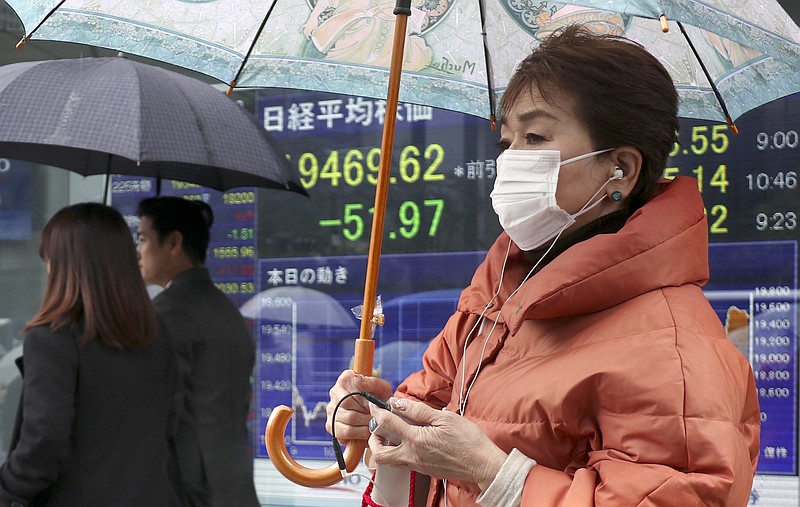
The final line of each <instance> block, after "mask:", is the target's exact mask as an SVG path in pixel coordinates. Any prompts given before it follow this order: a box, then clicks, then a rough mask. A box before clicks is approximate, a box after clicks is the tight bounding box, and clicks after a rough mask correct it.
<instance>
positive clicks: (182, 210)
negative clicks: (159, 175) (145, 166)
mask: <svg viewBox="0 0 800 507" xmlns="http://www.w3.org/2000/svg"><path fill="white" fill-rule="evenodd" d="M137 214H138V215H139V216H140V217H148V218H149V219H150V222H151V224H152V226H153V229H154V230H155V232H156V234H157V235H158V243H159V244H162V243H163V242H164V239H165V238H166V237H167V235H168V234H170V233H172V232H175V231H177V232H180V233H181V236H183V249H184V251H185V252H186V255H188V256H189V258H190V259H191V260H192V262H194V263H196V264H203V263H205V261H206V250H208V243H209V241H210V239H211V235H210V232H209V230H210V229H211V225H212V224H213V223H214V212H213V211H212V209H211V206H209V205H208V204H206V203H205V202H203V201H194V200H189V199H184V198H182V197H166V196H159V197H149V198H147V199H144V200H142V201H141V202H140V203H139V209H138V211H137Z"/></svg>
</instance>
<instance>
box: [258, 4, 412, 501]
mask: <svg viewBox="0 0 800 507" xmlns="http://www.w3.org/2000/svg"><path fill="white" fill-rule="evenodd" d="M394 14H395V19H396V22H395V26H394V40H393V46H392V61H391V64H390V67H389V88H388V91H387V95H386V115H385V117H384V124H383V137H382V139H381V154H380V162H379V167H378V180H377V183H376V188H375V207H374V214H373V218H372V229H371V233H370V245H369V254H368V255H367V274H366V280H365V283H364V303H363V306H362V313H361V316H362V317H361V329H360V332H359V338H358V339H357V340H356V343H355V354H354V357H353V370H354V371H355V372H356V373H360V374H362V375H367V376H371V375H372V362H373V356H374V353H375V342H374V341H373V329H374V322H375V320H374V317H373V314H374V312H375V297H376V293H377V289H378V268H379V266H380V255H381V247H382V245H383V225H384V219H385V217H386V197H387V194H388V190H389V173H390V171H391V165H392V147H393V142H394V129H395V122H396V119H397V103H398V97H399V94H400V77H401V74H402V66H403V53H404V51H405V40H406V27H407V24H408V16H410V15H411V0H397V3H396V4H395V9H394ZM293 413H294V410H292V409H291V408H289V407H287V406H285V405H280V406H278V407H275V408H274V409H273V410H272V412H271V413H270V416H269V420H268V421H267V427H266V430H265V434H264V442H265V444H266V447H267V452H268V453H269V457H270V459H271V460H272V464H273V465H274V466H275V468H276V469H277V470H278V471H279V472H280V473H281V474H282V475H283V476H284V477H286V478H287V479H289V480H290V481H292V482H294V483H295V484H299V485H301V486H307V487H312V488H319V487H325V486H330V485H332V484H335V483H337V482H339V481H340V480H342V479H343V478H344V477H345V474H346V473H347V472H352V471H353V470H354V469H355V468H356V467H357V466H358V463H359V461H361V458H362V457H363V455H364V450H365V449H366V447H367V442H366V441H364V440H352V441H348V442H347V448H346V449H345V451H344V455H341V454H339V452H338V451H337V449H338V447H337V445H334V450H335V451H337V456H336V459H337V462H338V463H337V464H331V465H329V466H328V467H326V468H322V469H316V470H315V469H311V468H307V467H304V466H302V465H300V464H299V463H297V462H296V461H295V460H294V458H292V457H291V455H290V454H289V452H288V451H287V449H286V442H285V440H284V434H285V433H286V426H287V425H288V423H289V420H290V419H291V417H292V414H293Z"/></svg>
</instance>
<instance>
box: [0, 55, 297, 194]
mask: <svg viewBox="0 0 800 507" xmlns="http://www.w3.org/2000/svg"><path fill="white" fill-rule="evenodd" d="M0 153H3V156H5V157H8V158H14V159H18V160H27V161H31V162H37V163H42V164H48V165H52V166H56V167H62V168H64V169H68V170H71V171H74V172H77V173H80V174H83V175H90V174H127V175H137V176H150V177H158V178H164V179H172V180H180V181H187V182H191V183H196V184H199V185H203V186H206V187H210V188H215V189H218V190H227V189H230V188H234V187H244V186H256V187H266V188H279V189H286V190H292V191H295V192H299V193H302V194H305V190H303V188H302V186H301V185H300V183H299V181H298V179H297V176H296V175H295V173H294V170H293V169H292V167H291V166H290V165H289V163H288V161H287V160H286V157H285V155H284V154H283V153H282V152H281V150H280V149H279V148H278V147H277V145H276V144H275V142H274V141H273V139H272V138H271V137H270V136H269V134H268V133H267V132H266V131H265V130H264V129H263V128H262V127H261V126H260V125H259V124H258V123H257V122H256V121H255V119H254V118H253V117H252V116H251V115H250V114H249V113H248V112H247V111H245V110H244V109H243V108H242V107H241V106H239V105H238V104H237V103H236V102H234V101H233V100H231V99H230V98H228V97H226V96H225V94H223V93H221V92H220V91H219V90H216V89H215V88H214V87H212V86H210V85H208V84H206V83H202V82H200V81H198V80H196V79H194V78H191V77H188V76H184V75H182V74H178V73H176V72H172V71H169V70H166V69H163V68H160V67H156V66H153V65H147V64H144V63H139V62H134V61H131V60H128V59H126V58H122V57H105V58H81V59H72V60H48V61H35V62H21V63H14V64H10V65H5V66H3V67H0Z"/></svg>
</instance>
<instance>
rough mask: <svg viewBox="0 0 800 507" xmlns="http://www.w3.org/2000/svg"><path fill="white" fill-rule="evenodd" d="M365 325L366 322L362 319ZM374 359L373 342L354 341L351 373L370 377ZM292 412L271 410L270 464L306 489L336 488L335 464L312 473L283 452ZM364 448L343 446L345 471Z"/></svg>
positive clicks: (268, 434)
mask: <svg viewBox="0 0 800 507" xmlns="http://www.w3.org/2000/svg"><path fill="white" fill-rule="evenodd" d="M366 320H367V321H369V320H370V319H366ZM374 355H375V342H374V341H373V340H362V339H360V338H359V339H358V340H356V349H355V356H354V362H353V371H355V372H356V373H360V374H361V375H367V376H371V375H372V360H373V356H374ZM292 414H294V410H292V409H291V408H289V407H287V406H286V405H280V406H277V407H275V408H274V409H273V410H272V413H271V414H270V415H269V420H268V421H267V428H266V430H265V431H264V443H265V444H266V446H267V453H269V458H270V460H272V464H273V465H274V466H275V468H276V469H277V470H278V472H280V473H281V475H283V476H284V477H286V478H287V479H289V480H290V481H292V482H294V483H295V484H299V485H301V486H306V487H309V488H322V487H325V486H330V485H332V484H336V483H337V482H339V481H341V480H342V472H341V470H339V467H338V466H337V465H336V464H332V465H330V466H327V467H325V468H320V469H313V468H308V467H304V466H303V465H301V464H299V463H298V462H297V461H295V460H294V458H292V456H291V455H290V454H289V452H288V451H287V450H286V444H285V442H284V439H283V435H284V434H285V433H286V426H287V425H288V424H289V420H290V419H291V418H292ZM366 448H367V442H366V440H352V441H349V442H347V447H346V448H345V450H344V462H345V464H346V465H347V471H348V472H352V471H353V470H355V468H356V467H357V466H358V463H359V461H361V457H362V456H363V455H364V450H365V449H366Z"/></svg>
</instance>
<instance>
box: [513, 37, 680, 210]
mask: <svg viewBox="0 0 800 507" xmlns="http://www.w3.org/2000/svg"><path fill="white" fill-rule="evenodd" d="M534 85H535V86H536V87H537V89H538V91H539V93H540V94H541V96H542V97H543V98H544V100H546V101H547V102H549V103H552V101H553V100H554V99H553V96H554V95H555V94H557V93H560V94H564V95H565V96H567V97H569V98H571V99H573V100H574V101H575V107H576V113H577V114H578V116H579V118H580V119H581V120H582V121H583V123H585V124H586V125H587V127H588V129H589V134H590V135H591V137H592V140H593V142H594V144H595V146H594V149H596V150H599V149H605V148H615V147H617V146H625V145H627V146H633V147H635V148H637V149H638V150H639V151H640V152H641V153H642V157H643V160H642V171H641V173H640V175H639V180H638V181H637V183H636V186H635V187H634V189H633V191H632V192H631V195H630V196H629V202H630V205H631V208H632V209H636V208H638V207H640V206H641V205H642V204H644V203H645V202H647V201H648V200H649V199H650V198H651V197H652V194H653V191H654V189H655V187H656V184H657V182H658V180H659V178H660V177H661V176H662V174H663V172H664V167H665V166H666V163H667V157H668V155H669V152H670V151H671V150H672V147H673V144H674V143H675V142H677V131H678V125H679V124H678V93H677V91H676V90H675V85H674V83H673V82H672V77H671V76H670V75H669V72H667V70H666V69H665V68H664V66H663V65H661V63H660V62H659V61H658V60H657V59H656V58H655V57H654V56H653V55H651V54H650V53H648V52H647V50H645V49H644V48H643V47H642V46H641V45H640V44H638V43H635V42H632V41H630V40H628V39H626V38H624V37H620V36H616V35H595V34H593V33H591V32H588V31H586V30H585V29H583V28H581V27H580V26H579V25H572V26H568V27H566V28H564V29H563V30H560V31H556V32H554V33H553V34H552V35H551V36H549V37H548V38H546V39H545V40H544V41H542V43H541V44H540V45H539V46H538V47H536V48H535V49H534V50H533V52H532V53H531V54H530V55H528V56H527V57H526V58H525V59H524V60H523V61H522V62H521V63H520V64H519V66H518V67H517V69H516V71H515V72H514V75H513V76H512V77H511V80H510V81H509V83H508V87H507V89H506V91H505V93H504V94H503V97H502V99H501V102H500V106H501V110H502V111H507V110H508V109H509V108H510V107H511V106H512V105H513V103H514V102H515V101H516V100H517V98H518V97H519V96H520V95H521V94H522V93H526V92H531V91H532V88H531V87H532V86H534Z"/></svg>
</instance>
